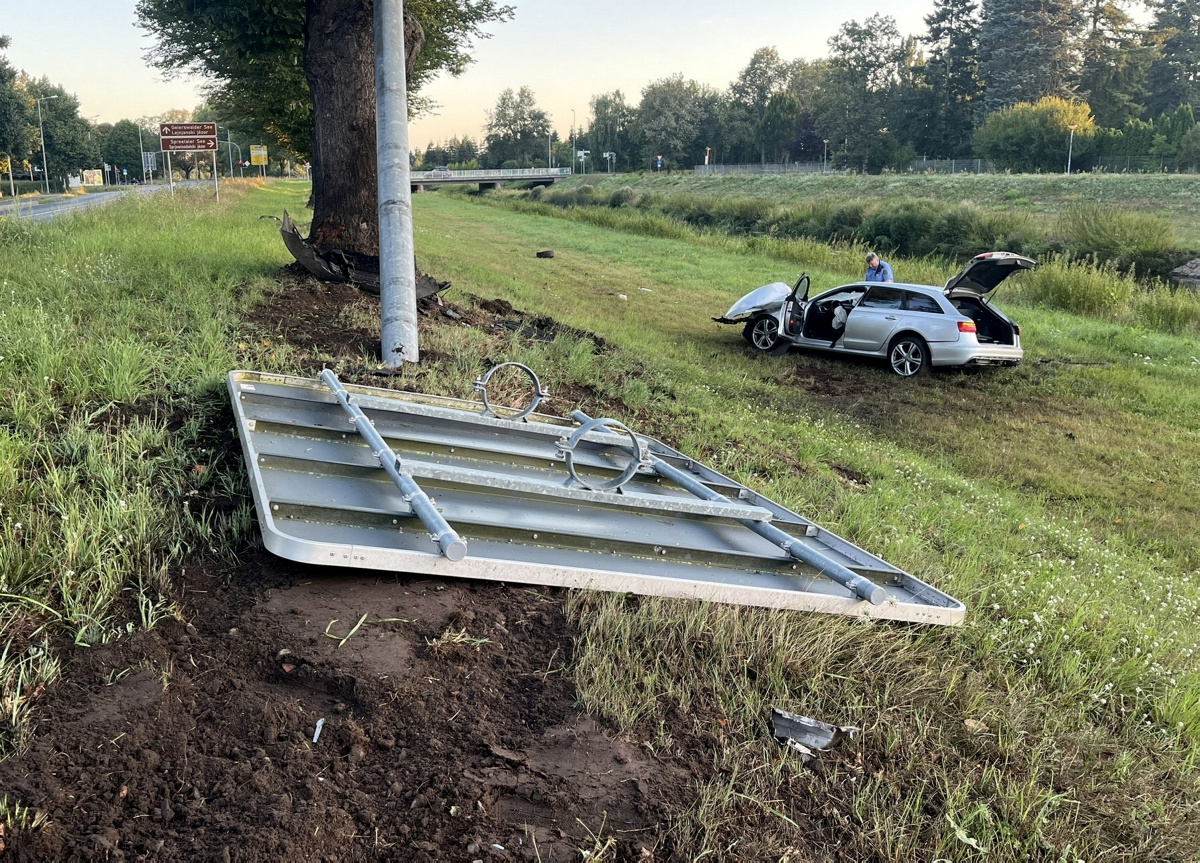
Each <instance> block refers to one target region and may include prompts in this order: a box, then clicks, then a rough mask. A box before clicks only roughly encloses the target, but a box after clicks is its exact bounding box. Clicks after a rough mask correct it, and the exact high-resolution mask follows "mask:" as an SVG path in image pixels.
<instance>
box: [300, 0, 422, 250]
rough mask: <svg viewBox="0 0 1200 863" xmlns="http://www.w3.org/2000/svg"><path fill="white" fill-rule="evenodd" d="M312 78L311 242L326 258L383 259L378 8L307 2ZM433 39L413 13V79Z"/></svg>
mask: <svg viewBox="0 0 1200 863" xmlns="http://www.w3.org/2000/svg"><path fill="white" fill-rule="evenodd" d="M305 28H306V33H305V40H304V74H305V77H306V78H307V79H308V86H309V89H311V90H312V97H313V146H312V183H313V191H312V203H313V222H312V230H311V231H310V232H309V240H310V241H311V242H312V243H313V245H314V246H315V247H316V248H317V249H318V250H321V251H325V250H328V249H331V248H335V247H336V248H340V249H346V250H347V251H352V252H360V253H362V254H364V255H378V254H379V212H378V206H377V200H378V197H377V189H376V179H377V173H376V160H375V36H374V29H373V28H374V4H373V2H372V0H306V21H305ZM424 37H425V34H424V32H423V31H422V30H421V26H420V24H418V23H417V21H416V19H415V18H413V17H412V15H411V14H409V13H408V12H407V11H406V12H405V15H404V47H405V60H406V66H407V67H408V70H409V72H410V73H411V71H412V65H413V61H414V60H415V59H416V57H417V53H418V52H419V51H420V50H421V44H422V43H423V42H424Z"/></svg>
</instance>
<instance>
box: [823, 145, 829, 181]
mask: <svg viewBox="0 0 1200 863" xmlns="http://www.w3.org/2000/svg"><path fill="white" fill-rule="evenodd" d="M821 140H822V141H823V142H824V143H825V155H823V156H822V157H821V173H822V174H824V173H825V172H826V171H827V170H828V169H829V139H828V138H822V139H821Z"/></svg>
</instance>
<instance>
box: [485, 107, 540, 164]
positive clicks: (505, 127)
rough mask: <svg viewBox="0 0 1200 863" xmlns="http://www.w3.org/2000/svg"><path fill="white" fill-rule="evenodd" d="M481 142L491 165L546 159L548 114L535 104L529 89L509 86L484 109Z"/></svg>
mask: <svg viewBox="0 0 1200 863" xmlns="http://www.w3.org/2000/svg"><path fill="white" fill-rule="evenodd" d="M484 128H485V132H486V134H485V135H484V139H483V145H484V149H485V151H486V157H487V158H486V163H487V165H488V167H491V168H517V167H521V168H527V167H533V166H534V165H537V164H545V162H546V145H547V143H548V140H549V135H550V117H549V115H547V114H546V112H545V111H543V110H542V109H541V108H539V107H538V106H537V100H536V99H535V98H534V95H533V91H532V90H530V89H529V88H528V87H521V89H519V90H517V91H515V92H514V91H513V90H512V88H509V89H507V90H505V91H504V92H502V93H501V94H500V96H499V98H498V99H497V100H496V106H495V107H494V108H493V109H492V110H491V111H488V114H487V125H486V126H485V127H484Z"/></svg>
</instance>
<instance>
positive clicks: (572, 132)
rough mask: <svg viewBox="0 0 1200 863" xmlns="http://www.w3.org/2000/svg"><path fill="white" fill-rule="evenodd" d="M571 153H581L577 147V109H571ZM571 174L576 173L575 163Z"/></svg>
mask: <svg viewBox="0 0 1200 863" xmlns="http://www.w3.org/2000/svg"><path fill="white" fill-rule="evenodd" d="M571 152H573V153H577V152H579V151H578V149H577V148H576V146H575V109H574V108H572V109H571ZM571 172H572V173H574V172H575V165H574V163H572V164H571Z"/></svg>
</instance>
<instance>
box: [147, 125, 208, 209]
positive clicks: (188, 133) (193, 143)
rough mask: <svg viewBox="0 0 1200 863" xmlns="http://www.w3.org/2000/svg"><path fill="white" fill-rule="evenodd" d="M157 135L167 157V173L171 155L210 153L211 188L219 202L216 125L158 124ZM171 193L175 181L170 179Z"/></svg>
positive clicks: (169, 168) (173, 189) (169, 170)
mask: <svg viewBox="0 0 1200 863" xmlns="http://www.w3.org/2000/svg"><path fill="white" fill-rule="evenodd" d="M158 135H159V138H161V139H162V148H163V152H164V153H166V155H167V173H168V174H170V172H171V153H173V152H175V153H178V152H187V153H197V152H211V153H212V154H213V188H214V189H216V193H217V200H218V201H220V200H221V188H220V186H219V185H218V183H217V124H216V123H160V124H159V126H158ZM171 193H172V194H174V193H175V180H174V177H172V179H171Z"/></svg>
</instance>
